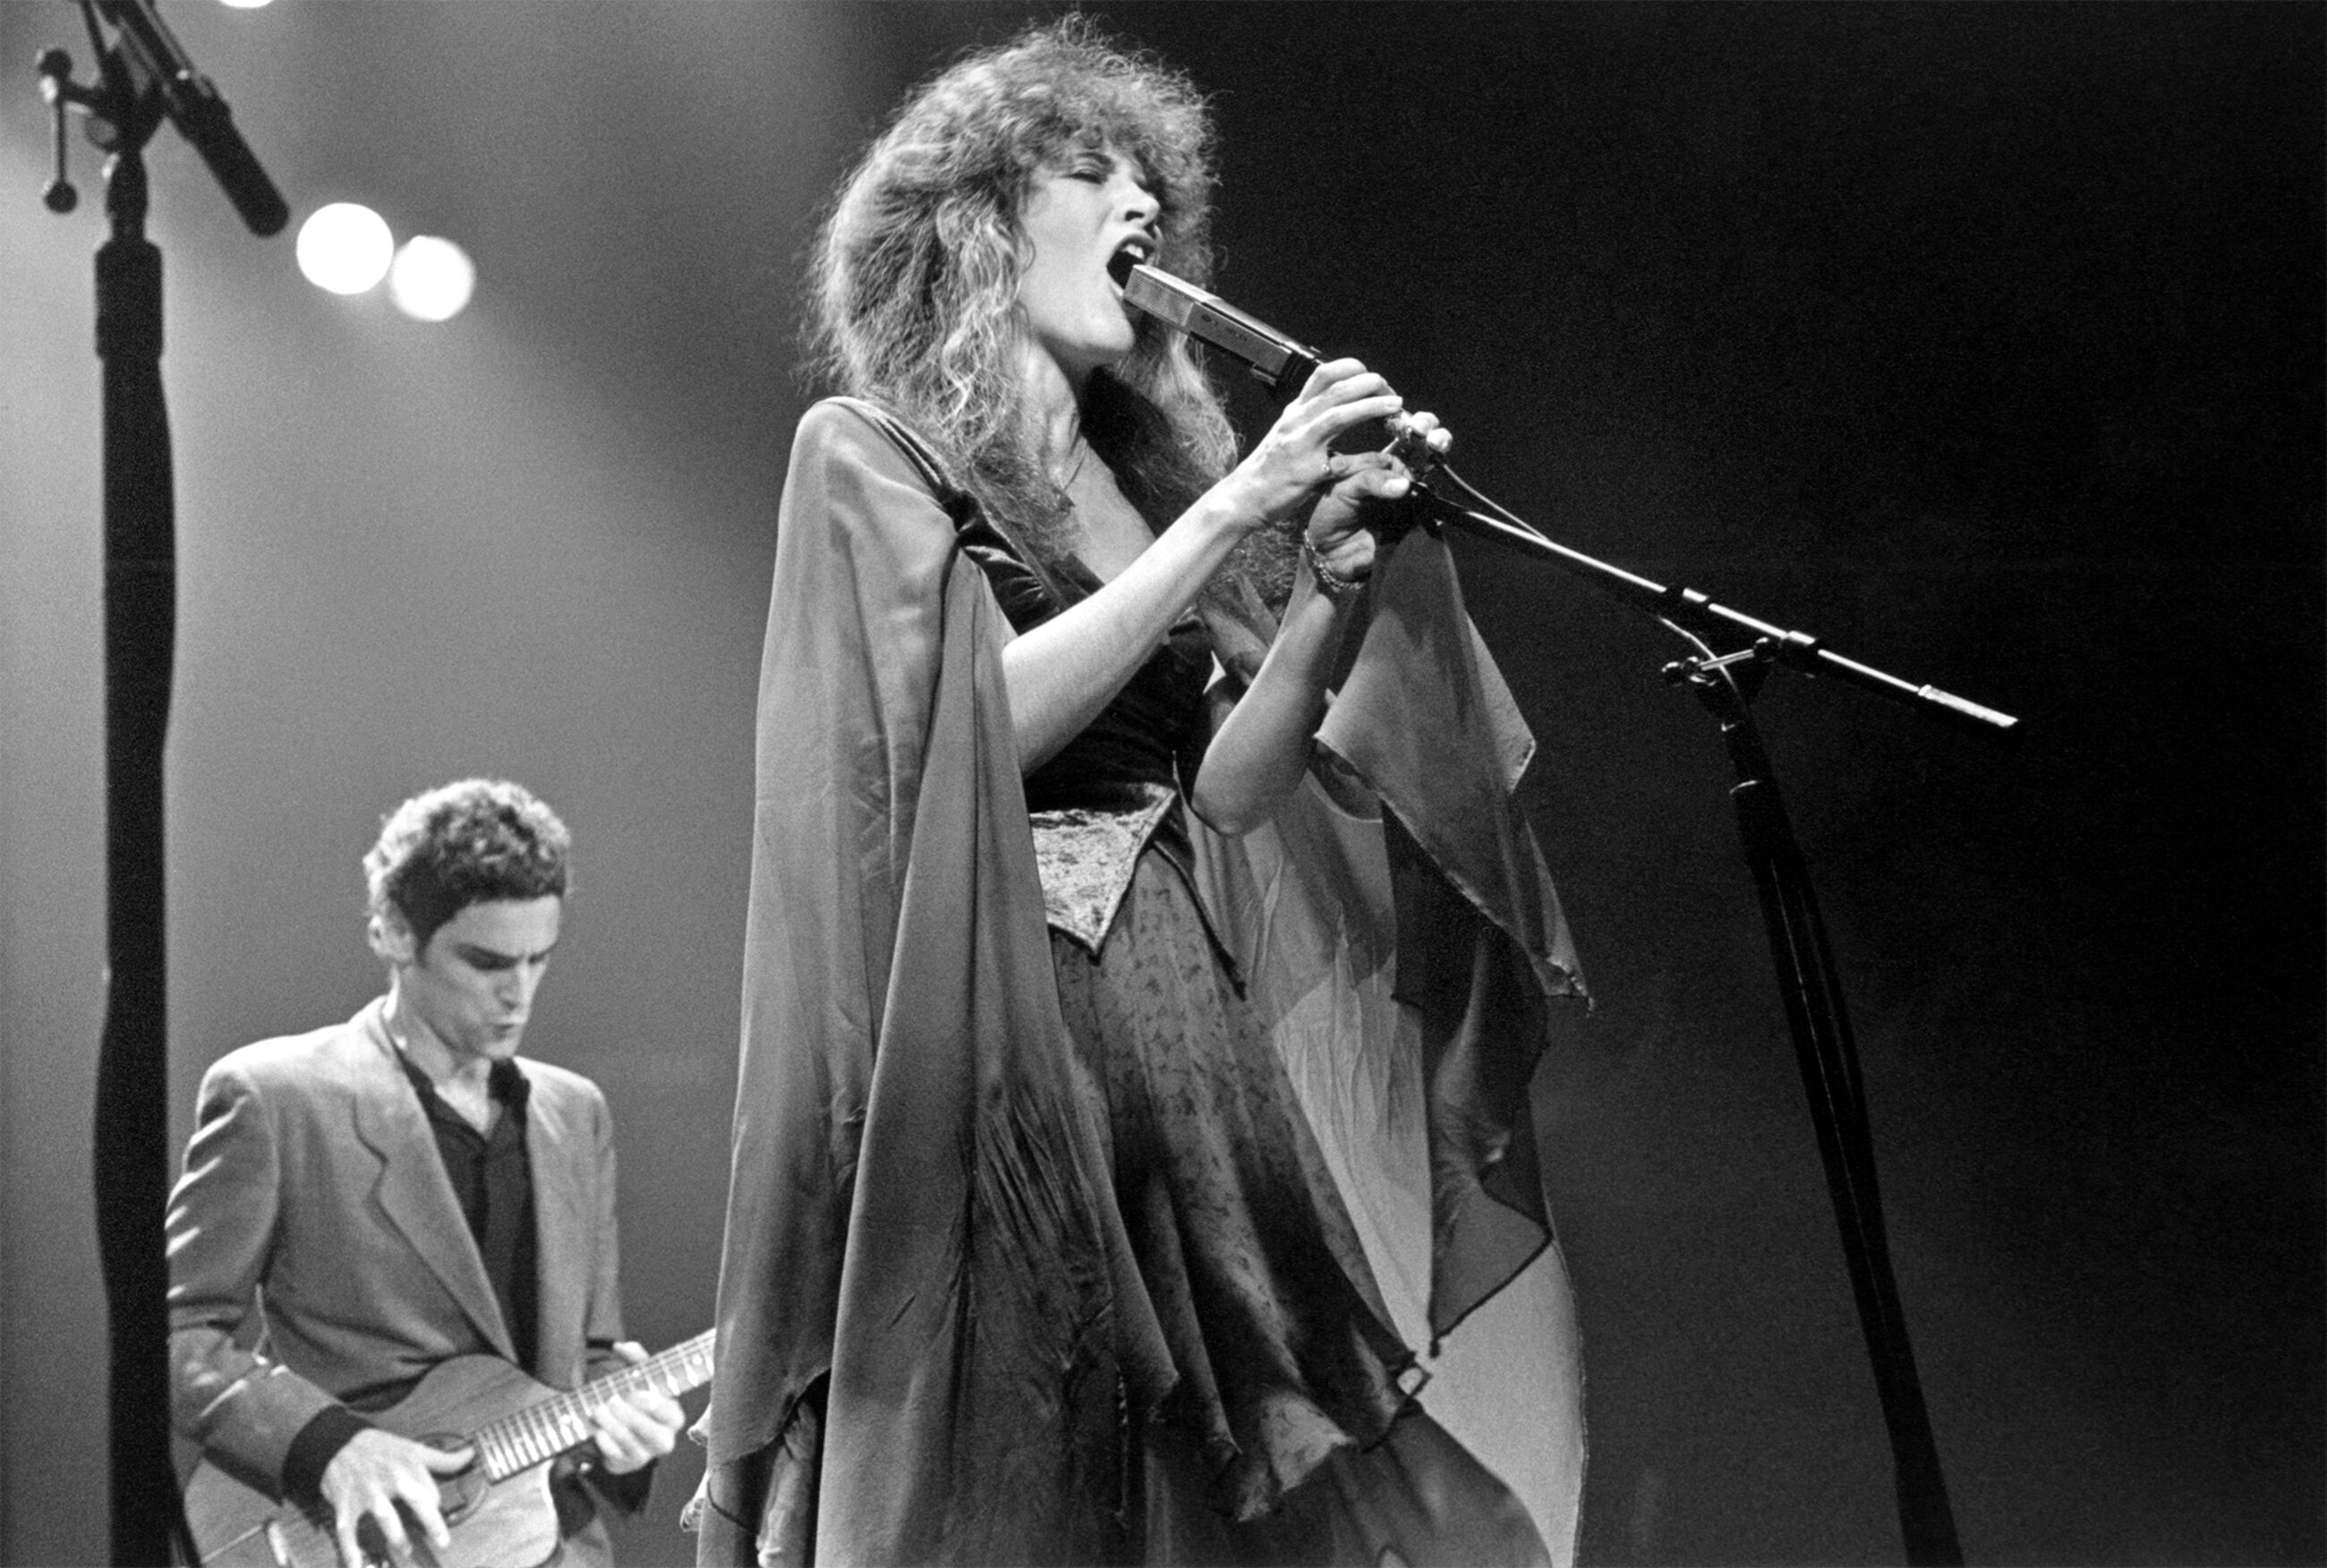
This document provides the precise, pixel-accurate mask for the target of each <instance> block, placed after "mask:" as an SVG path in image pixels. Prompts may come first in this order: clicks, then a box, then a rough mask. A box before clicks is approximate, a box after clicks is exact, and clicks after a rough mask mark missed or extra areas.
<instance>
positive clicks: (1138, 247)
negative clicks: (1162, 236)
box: [1107, 235, 1155, 294]
mask: <svg viewBox="0 0 2327 1568" xmlns="http://www.w3.org/2000/svg"><path fill="white" fill-rule="evenodd" d="M1154 259H1155V247H1154V245H1153V244H1151V243H1149V242H1148V241H1147V240H1146V239H1145V238H1141V237H1139V236H1137V235H1135V236H1133V237H1132V238H1129V239H1126V240H1125V241H1124V242H1123V243H1122V244H1121V245H1118V246H1117V247H1115V254H1114V255H1113V256H1111V257H1107V276H1108V277H1110V278H1112V279H1114V280H1115V287H1116V292H1117V293H1118V294H1120V293H1121V292H1122V290H1123V286H1124V285H1126V284H1127V283H1129V282H1130V281H1131V269H1132V268H1133V267H1135V266H1142V265H1144V264H1145V263H1147V262H1151V261H1154Z"/></svg>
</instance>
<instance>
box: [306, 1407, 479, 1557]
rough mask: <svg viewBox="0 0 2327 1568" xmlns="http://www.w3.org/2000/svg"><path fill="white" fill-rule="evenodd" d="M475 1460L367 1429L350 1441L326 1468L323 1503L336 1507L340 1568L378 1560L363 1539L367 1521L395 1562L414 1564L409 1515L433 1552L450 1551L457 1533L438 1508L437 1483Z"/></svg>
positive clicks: (470, 1453) (467, 1453)
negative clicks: (407, 1523)
mask: <svg viewBox="0 0 2327 1568" xmlns="http://www.w3.org/2000/svg"><path fill="white" fill-rule="evenodd" d="M475 1458H476V1452H475V1451H474V1450H472V1449H466V1448H456V1449H452V1450H449V1451H448V1450H445V1449H441V1448H431V1447H429V1446H428V1445H427V1444H426V1443H425V1442H413V1441H412V1440H411V1439H410V1438H408V1437H398V1436H397V1435H396V1433H392V1432H382V1431H381V1430H379V1429H378V1427H366V1428H364V1430H362V1431H361V1432H359V1433H356V1434H355V1435H354V1436H353V1437H351V1438H350V1439H348V1441H347V1442H346V1444H345V1445H344V1446H342V1447H341V1450H340V1451H339V1452H337V1453H335V1454H333V1455H332V1462H331V1463H330V1464H328V1465H326V1466H324V1467H323V1484H322V1492H323V1501H325V1502H326V1503H329V1504H330V1505H331V1507H332V1535H333V1536H334V1538H336V1540H337V1541H338V1543H339V1548H340V1568H364V1565H365V1563H367V1562H369V1561H372V1560H373V1557H372V1554H369V1553H367V1552H366V1551H365V1550H364V1548H363V1546H362V1545H361V1544H360V1538H359V1534H358V1533H359V1531H360V1530H361V1528H362V1526H363V1522H364V1521H365V1520H366V1519H369V1520H371V1521H372V1522H373V1526H374V1527H375V1528H376V1529H378V1532H379V1534H380V1535H381V1537H382V1538H383V1539H384V1540H385V1542H386V1543H387V1546H388V1560H389V1561H390V1562H393V1563H410V1562H412V1561H413V1554H412V1538H411V1536H410V1535H409V1534H408V1533H407V1531H406V1529H405V1526H404V1518H403V1511H404V1510H405V1509H409V1510H410V1511H411V1514H412V1517H413V1519H414V1521H415V1522H416V1524H418V1525H419V1526H420V1528H421V1531H422V1533H423V1534H425V1535H426V1536H427V1537H428V1544H429V1545H431V1546H433V1547H435V1549H436V1550H437V1551H438V1552H443V1551H444V1550H446V1549H447V1548H448V1547H450V1546H451V1545H452V1544H453V1533H452V1531H450V1530H449V1529H447V1528H446V1527H445V1526H444V1513H443V1511H442V1510H441V1509H440V1508H439V1507H437V1501H436V1478H437V1477H438V1476H446V1475H454V1474H457V1473H458V1472H460V1471H461V1470H466V1469H467V1468H468V1467H469V1464H470V1463H471V1461H473V1460H474V1459H475ZM398 1504H402V1505H403V1507H402V1508H399V1507H397V1505H398Z"/></svg>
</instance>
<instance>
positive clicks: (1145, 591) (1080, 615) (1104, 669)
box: [1002, 484, 1248, 773]
mask: <svg viewBox="0 0 2327 1568" xmlns="http://www.w3.org/2000/svg"><path fill="white" fill-rule="evenodd" d="M1238 511H1239V501H1238V493H1237V492H1236V491H1235V490H1233V489H1232V488H1231V487H1230V486H1229V485H1226V484H1222V485H1218V486H1215V487H1214V488H1213V489H1212V490H1210V491H1208V492H1206V493H1205V495H1204V496H1203V497H1202V498H1201V499H1199V500H1198V501H1197V502H1196V504H1195V505H1194V506H1192V507H1191V508H1189V509H1188V510H1187V512H1186V513H1185V514H1184V515H1183V516H1182V518H1180V520H1179V521H1178V522H1176V523H1174V524H1173V525H1172V527H1168V528H1166V529H1164V532H1163V533H1161V534H1159V535H1158V536H1156V538H1155V542H1154V544H1152V545H1150V546H1147V548H1146V549H1145V550H1143V551H1142V552H1140V555H1139V556H1138V558H1137V559H1136V560H1134V561H1133V562H1132V563H1131V564H1130V565H1128V566H1126V567H1125V568H1124V569H1123V570H1122V572H1120V573H1118V574H1117V575H1116V577H1115V578H1114V579H1113V580H1112V581H1110V582H1109V583H1107V585H1106V586H1105V587H1102V588H1101V589H1099V591H1098V593H1093V594H1092V595H1091V596H1090V597H1089V598H1088V599H1086V600H1084V601H1082V602H1080V603H1079V604H1076V605H1073V606H1071V607H1070V608H1069V609H1067V610H1064V611H1061V612H1060V613H1059V614H1057V615H1055V616H1053V617H1051V619H1050V620H1048V621H1044V622H1042V625H1040V626H1037V627H1033V628H1032V629H1031V630H1027V631H1025V632H1023V633H1022V634H1021V635H1020V636H1018V637H1017V638H1015V639H1013V640H1012V641H1011V642H1010V644H1009V645H1008V646H1007V647H1005V649H1003V650H1002V675H1003V679H1004V682H1005V684H1006V685H1007V686H1008V687H1009V689H1010V717H1011V727H1012V731H1013V733H1014V737H1015V739H1016V741H1017V742H1018V767H1019V770H1020V771H1021V772H1026V773H1031V772H1033V770H1035V769H1037V768H1039V767H1041V766H1042V764H1043V763H1044V762H1046V761H1050V759H1051V757H1052V756H1054V755H1055V754H1056V753H1057V752H1058V750H1059V748H1060V747H1061V746H1063V745H1065V744H1066V743H1067V742H1069V741H1070V740H1072V739H1074V737H1075V736H1077V735H1079V734H1080V733H1082V732H1083V730H1084V729H1085V728H1087V727H1088V726H1089V724H1090V723H1091V721H1092V720H1094V719H1096V718H1098V715H1099V713H1100V711H1101V710H1102V709H1104V708H1105V707H1106V706H1107V704H1108V703H1109V702H1111V701H1113V700H1114V698H1115V695H1116V693H1117V692H1119V691H1121V690H1122V689H1123V687H1124V684H1125V683H1126V682H1127V681H1128V680H1130V678H1131V677H1132V676H1133V675H1134V674H1135V673H1136V672H1137V671H1138V669H1139V667H1140V666H1141V665H1142V664H1144V663H1145V662H1146V660H1147V658H1148V656H1149V655H1151V654H1153V653H1154V651H1155V650H1156V649H1158V648H1160V647H1161V646H1163V643H1164V638H1165V637H1166V636H1167V635H1168V634H1169V633H1170V632H1171V630H1172V626H1173V622H1174V621H1178V620H1179V619H1180V616H1181V613H1182V611H1185V610H1186V609H1187V608H1188V606H1189V605H1190V604H1191V603H1192V602H1194V601H1195V597H1196V595H1197V593H1200V592H1201V590H1202V588H1203V586H1204V583H1206V582H1207V581H1209V580H1210V577H1211V574H1213V573H1214V572H1216V571H1218V570H1219V569H1220V564H1221V563H1222V562H1223V561H1225V560H1227V559H1228V556H1229V551H1230V550H1232V549H1234V548H1235V546H1236V543H1237V540H1238V538H1239V537H1242V534H1243V531H1244V529H1245V527H1248V520H1247V519H1245V518H1240V517H1239V516H1238Z"/></svg>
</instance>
